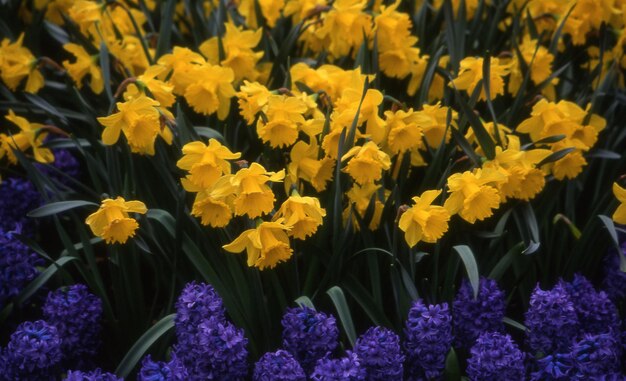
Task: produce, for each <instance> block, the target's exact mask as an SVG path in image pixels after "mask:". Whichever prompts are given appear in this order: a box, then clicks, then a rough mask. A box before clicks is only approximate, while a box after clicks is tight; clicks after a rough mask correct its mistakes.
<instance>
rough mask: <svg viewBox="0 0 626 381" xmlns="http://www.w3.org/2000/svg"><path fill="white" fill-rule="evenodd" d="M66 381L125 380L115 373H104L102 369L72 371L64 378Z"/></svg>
mask: <svg viewBox="0 0 626 381" xmlns="http://www.w3.org/2000/svg"><path fill="white" fill-rule="evenodd" d="M64 381H124V379H123V378H121V377H117V376H116V375H115V374H113V373H108V372H103V371H102V370H101V369H96V370H93V371H91V372H83V371H80V370H75V371H71V370H70V371H69V372H68V373H67V376H66V377H65V378H64Z"/></svg>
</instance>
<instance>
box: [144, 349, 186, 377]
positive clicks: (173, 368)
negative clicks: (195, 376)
mask: <svg viewBox="0 0 626 381" xmlns="http://www.w3.org/2000/svg"><path fill="white" fill-rule="evenodd" d="M188 377H189V374H188V373H187V368H185V365H183V363H182V362H181V361H180V360H179V359H178V357H176V354H174V355H173V356H172V359H171V360H170V361H168V362H164V361H152V357H151V356H150V355H148V356H146V357H144V359H143V361H142V363H141V370H140V371H139V375H138V377H137V380H138V381H186V380H188Z"/></svg>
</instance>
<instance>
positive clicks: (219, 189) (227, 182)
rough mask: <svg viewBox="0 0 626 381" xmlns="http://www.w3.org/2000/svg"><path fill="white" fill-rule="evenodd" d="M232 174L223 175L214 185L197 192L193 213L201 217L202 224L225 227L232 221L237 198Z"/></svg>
mask: <svg viewBox="0 0 626 381" xmlns="http://www.w3.org/2000/svg"><path fill="white" fill-rule="evenodd" d="M232 176H233V175H225V176H222V177H220V178H219V179H218V180H217V181H216V182H215V183H214V184H213V185H211V186H210V187H208V188H206V189H203V190H201V191H200V192H198V194H196V198H195V200H194V202H193V206H192V209H191V215H192V216H194V217H199V218H200V222H201V223H202V225H209V226H212V227H216V228H217V227H224V226H226V225H228V223H229V222H230V219H231V218H232V215H233V207H234V204H233V202H234V200H235V194H234V191H235V189H234V187H233V186H232V184H231V180H232Z"/></svg>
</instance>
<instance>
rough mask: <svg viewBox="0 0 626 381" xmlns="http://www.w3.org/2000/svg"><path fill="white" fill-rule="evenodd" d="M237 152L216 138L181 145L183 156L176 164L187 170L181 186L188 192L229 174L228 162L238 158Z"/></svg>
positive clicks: (209, 184) (239, 155)
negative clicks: (205, 142)
mask: <svg viewBox="0 0 626 381" xmlns="http://www.w3.org/2000/svg"><path fill="white" fill-rule="evenodd" d="M240 157H241V154H240V153H239V152H237V153H233V152H231V151H230V150H229V149H228V147H226V146H223V145H222V144H221V143H220V142H218V141H217V140H216V139H209V144H208V145H206V144H204V143H202V142H191V143H187V144H185V146H184V147H183V157H182V158H181V159H180V160H178V162H177V163H176V165H177V166H178V168H180V169H184V170H185V171H188V172H189V175H187V177H186V178H185V179H183V180H182V183H183V187H184V188H185V189H186V190H187V191H189V192H197V191H199V190H201V189H205V188H209V187H211V186H212V185H213V184H215V182H216V181H217V180H218V179H219V178H220V177H221V176H222V175H228V174H230V166H231V165H230V162H228V161H227V160H234V159H239V158H240Z"/></svg>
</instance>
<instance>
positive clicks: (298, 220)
mask: <svg viewBox="0 0 626 381" xmlns="http://www.w3.org/2000/svg"><path fill="white" fill-rule="evenodd" d="M324 216H326V210H324V209H323V208H322V207H321V206H320V201H319V200H318V199H317V198H315V197H302V196H291V197H289V198H288V199H287V200H285V202H283V204H282V205H281V206H280V209H278V211H277V212H276V214H275V215H274V218H273V219H274V220H277V219H279V218H284V224H285V225H287V226H291V230H290V231H289V235H290V236H293V237H295V238H298V239H302V240H304V239H306V237H308V236H311V235H313V234H315V232H316V231H317V228H318V226H320V225H321V224H322V222H323V220H324Z"/></svg>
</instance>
